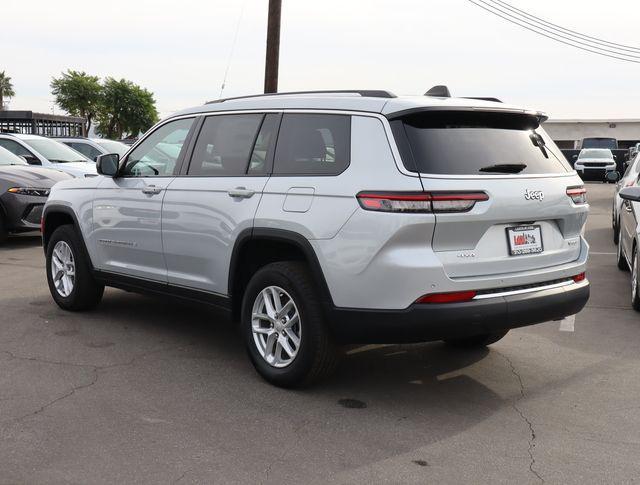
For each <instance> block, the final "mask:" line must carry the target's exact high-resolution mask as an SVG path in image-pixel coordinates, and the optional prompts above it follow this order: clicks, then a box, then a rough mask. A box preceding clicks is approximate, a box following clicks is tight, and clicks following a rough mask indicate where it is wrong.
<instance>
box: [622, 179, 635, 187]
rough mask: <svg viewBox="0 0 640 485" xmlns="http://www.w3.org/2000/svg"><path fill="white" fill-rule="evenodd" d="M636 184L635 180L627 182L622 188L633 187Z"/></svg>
mask: <svg viewBox="0 0 640 485" xmlns="http://www.w3.org/2000/svg"><path fill="white" fill-rule="evenodd" d="M635 184H636V181H635V179H632V180H629V181H628V182H627V183H626V184H625V185H624V186H625V187H633V186H634V185H635Z"/></svg>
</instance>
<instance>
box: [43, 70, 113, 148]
mask: <svg viewBox="0 0 640 485" xmlns="http://www.w3.org/2000/svg"><path fill="white" fill-rule="evenodd" d="M51 94H53V95H54V96H55V99H56V104H57V105H58V106H60V108H62V109H63V110H65V111H66V112H67V113H69V114H70V115H72V116H80V117H82V118H84V119H85V120H86V121H85V122H84V124H83V126H82V134H83V136H87V134H88V133H89V130H90V129H91V124H92V122H93V119H94V118H95V116H96V114H97V112H98V108H99V106H100V100H101V96H102V86H101V85H100V79H99V78H98V77H97V76H90V75H88V74H87V73H85V72H78V71H72V70H71V69H69V70H67V72H63V73H62V76H60V77H59V78H55V77H54V78H53V79H52V81H51Z"/></svg>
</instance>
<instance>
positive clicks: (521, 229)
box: [506, 224, 544, 256]
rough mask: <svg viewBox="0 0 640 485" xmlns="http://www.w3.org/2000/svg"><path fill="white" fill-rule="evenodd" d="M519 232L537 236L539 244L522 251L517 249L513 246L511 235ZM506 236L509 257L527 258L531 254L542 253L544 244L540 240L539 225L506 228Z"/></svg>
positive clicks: (540, 230)
mask: <svg viewBox="0 0 640 485" xmlns="http://www.w3.org/2000/svg"><path fill="white" fill-rule="evenodd" d="M517 232H521V233H531V232H533V233H534V234H537V236H538V241H539V244H536V245H534V246H529V247H526V248H523V249H518V248H517V247H514V245H513V242H512V241H513V239H512V237H511V236H512V234H514V233H517ZM506 235H507V247H508V248H509V256H528V255H532V254H540V253H543V252H544V242H543V240H542V226H540V225H539V224H527V225H521V226H511V227H507V228H506Z"/></svg>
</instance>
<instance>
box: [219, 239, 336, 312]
mask: <svg viewBox="0 0 640 485" xmlns="http://www.w3.org/2000/svg"><path fill="white" fill-rule="evenodd" d="M291 260H295V261H303V262H305V263H306V264H307V266H308V268H309V270H310V272H311V276H312V278H313V279H314V281H315V283H316V284H317V285H318V289H319V290H320V296H321V300H322V301H323V303H326V304H331V305H332V304H333V300H332V298H331V292H330V291H329V286H328V285H327V281H326V279H325V277H324V273H323V271H322V267H321V266H320V262H319V260H318V257H317V255H316V252H315V250H314V249H313V247H312V246H311V243H310V242H309V240H308V239H307V238H306V237H304V236H303V235H301V234H299V233H297V232H294V231H288V230H285V229H272V228H253V229H245V230H244V231H242V232H241V233H240V234H239V235H238V237H237V238H236V242H235V245H234V248H233V252H232V255H231V260H230V263H229V280H228V293H229V296H230V297H231V301H232V312H233V317H234V319H237V317H239V315H240V307H241V304H242V297H243V295H244V289H245V288H246V285H247V283H248V282H249V280H250V279H251V276H252V275H253V274H255V272H256V271H257V270H259V269H260V268H261V267H263V266H265V265H267V264H269V263H273V262H276V261H291Z"/></svg>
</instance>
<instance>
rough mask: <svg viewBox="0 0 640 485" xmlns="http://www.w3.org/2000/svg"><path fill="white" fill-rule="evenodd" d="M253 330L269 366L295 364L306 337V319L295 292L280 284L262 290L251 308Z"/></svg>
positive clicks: (257, 346)
mask: <svg viewBox="0 0 640 485" xmlns="http://www.w3.org/2000/svg"><path fill="white" fill-rule="evenodd" d="M251 331H252V333H253V341H254V343H255V345H256V348H257V349H258V352H259V353H260V355H261V356H262V358H263V359H264V360H265V361H266V362H267V363H268V364H269V365H271V366H272V367H276V368H282V367H286V366H288V365H289V364H291V363H292V362H293V361H294V359H295V358H296V356H297V355H298V351H299V350H300V342H301V339H302V321H301V319H300V313H299V311H298V307H297V306H296V303H295V302H294V301H293V298H292V297H291V295H289V293H287V292H286V291H285V290H283V289H282V288H280V287H278V286H268V287H267V288H265V289H263V290H262V291H261V292H260V293H258V296H257V297H256V299H255V302H254V304H253V309H252V311H251Z"/></svg>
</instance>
